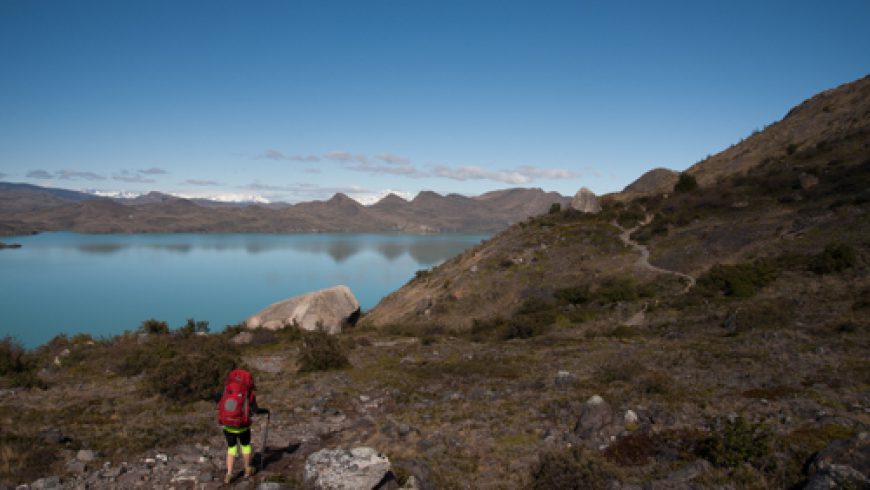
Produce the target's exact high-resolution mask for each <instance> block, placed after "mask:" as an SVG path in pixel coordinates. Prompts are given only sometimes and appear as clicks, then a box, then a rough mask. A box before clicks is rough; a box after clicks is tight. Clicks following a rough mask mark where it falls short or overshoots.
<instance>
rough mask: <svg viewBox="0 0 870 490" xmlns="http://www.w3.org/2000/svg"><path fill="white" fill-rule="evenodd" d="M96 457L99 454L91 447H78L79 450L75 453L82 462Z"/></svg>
mask: <svg viewBox="0 0 870 490" xmlns="http://www.w3.org/2000/svg"><path fill="white" fill-rule="evenodd" d="M98 457H99V454H98V453H97V452H96V451H94V450H92V449H80V450H79V452H78V453H76V459H77V460H79V461H81V462H82V463H90V462H91V461H93V460H95V459H97V458H98Z"/></svg>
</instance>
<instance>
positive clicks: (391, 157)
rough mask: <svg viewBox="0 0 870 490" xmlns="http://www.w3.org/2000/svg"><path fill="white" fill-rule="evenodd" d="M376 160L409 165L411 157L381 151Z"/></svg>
mask: <svg viewBox="0 0 870 490" xmlns="http://www.w3.org/2000/svg"><path fill="white" fill-rule="evenodd" d="M375 158H377V159H378V160H380V161H382V162H386V163H388V164H390V165H410V164H411V159H409V158H405V157H403V156H399V155H395V154H393V153H381V154H380V155H378V156H376V157H375Z"/></svg>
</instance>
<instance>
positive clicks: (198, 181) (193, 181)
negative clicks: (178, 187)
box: [184, 179, 223, 186]
mask: <svg viewBox="0 0 870 490" xmlns="http://www.w3.org/2000/svg"><path fill="white" fill-rule="evenodd" d="M184 183H185V184H190V185H201V186H217V185H223V184H221V183H220V182H218V181H216V180H203V179H187V180H185V181H184Z"/></svg>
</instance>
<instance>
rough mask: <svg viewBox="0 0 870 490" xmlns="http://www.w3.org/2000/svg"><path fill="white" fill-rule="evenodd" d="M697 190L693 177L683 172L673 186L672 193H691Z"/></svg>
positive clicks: (696, 182)
mask: <svg viewBox="0 0 870 490" xmlns="http://www.w3.org/2000/svg"><path fill="white" fill-rule="evenodd" d="M697 188H698V180H697V179H695V177H694V176H692V175H689V174H687V173H685V172H683V173H681V174H680V178H679V179H678V180H677V183H676V184H675V185H674V192H691V191H693V190H695V189H697Z"/></svg>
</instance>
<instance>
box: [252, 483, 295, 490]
mask: <svg viewBox="0 0 870 490" xmlns="http://www.w3.org/2000/svg"><path fill="white" fill-rule="evenodd" d="M292 488H293V487H291V486H290V485H288V484H286V483H279V482H274V481H264V482H262V483H260V484H259V485H257V488H256V490H291V489H292Z"/></svg>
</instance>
